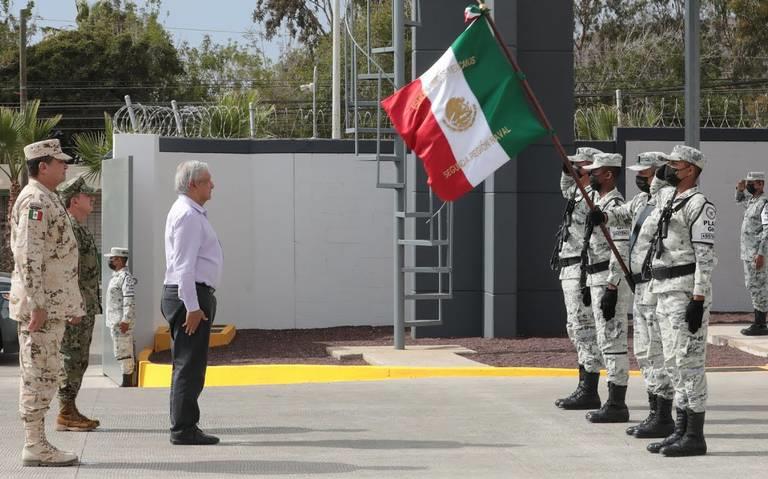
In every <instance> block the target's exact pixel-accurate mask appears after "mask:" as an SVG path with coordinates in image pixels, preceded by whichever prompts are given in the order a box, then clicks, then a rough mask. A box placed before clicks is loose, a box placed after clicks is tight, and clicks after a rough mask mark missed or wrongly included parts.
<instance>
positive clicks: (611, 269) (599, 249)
mask: <svg viewBox="0 0 768 479" xmlns="http://www.w3.org/2000/svg"><path fill="white" fill-rule="evenodd" d="M593 195H594V196H593V201H594V203H595V206H598V207H600V209H601V210H603V211H604V212H608V211H611V210H613V209H615V208H618V207H619V206H621V205H622V204H624V197H623V196H622V195H621V193H620V192H619V190H617V189H615V188H614V189H613V191H610V192H608V193H606V194H605V195H604V196H602V197H600V196H599V195H598V194H596V193H593ZM609 230H610V234H611V238H613V241H614V243H615V245H616V249H618V251H619V254H621V256H622V258H626V257H627V247H628V240H629V229H628V228H627V227H626V226H614V227H611V228H609ZM587 255H588V261H589V264H590V265H595V264H598V263H602V262H605V261H608V262H609V266H608V269H607V270H605V271H601V272H597V273H594V274H589V275H587V286H589V288H590V293H591V295H592V306H593V307H592V315H593V316H594V318H595V326H596V328H597V343H598V346H599V348H600V351H601V353H602V356H603V362H604V363H605V369H606V370H607V372H608V381H609V382H611V383H613V384H616V385H617V386H626V385H627V381H628V380H629V357H628V355H627V307H628V304H629V295H630V290H629V287H628V286H627V282H626V281H624V273H623V271H622V270H621V267H620V266H619V262H618V261H617V260H616V257H615V256H614V255H613V253H612V252H611V249H610V247H609V246H608V242H607V241H606V239H605V236H603V234H602V232H601V231H599V228H595V230H594V231H593V232H592V235H591V237H590V238H589V250H588V252H587ZM609 283H610V284H612V285H616V286H618V287H619V292H618V300H617V302H616V313H615V315H614V317H613V319H609V320H606V319H605V317H604V316H603V311H602V309H600V301H601V300H602V299H603V295H604V294H605V287H606V285H608V284H609Z"/></svg>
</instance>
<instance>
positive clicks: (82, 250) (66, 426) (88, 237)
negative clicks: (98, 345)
mask: <svg viewBox="0 0 768 479" xmlns="http://www.w3.org/2000/svg"><path fill="white" fill-rule="evenodd" d="M58 190H59V196H60V197H61V199H62V201H63V202H64V206H65V207H66V208H67V213H69V219H70V221H71V223H72V230H73V232H74V233H75V238H76V239H77V248H78V251H79V275H78V284H79V286H80V294H81V295H82V297H83V301H84V302H85V316H83V319H82V321H80V322H79V323H78V324H67V326H66V328H65V330H64V339H63V341H62V343H61V359H62V362H63V363H64V368H63V370H62V374H63V379H62V382H61V384H60V385H59V416H58V417H57V418H56V430H57V431H91V430H93V429H96V428H97V427H98V426H99V421H98V420H94V419H89V418H87V417H85V416H83V415H82V414H81V413H80V411H79V410H78V409H77V404H76V399H77V394H78V393H79V392H80V386H81V384H82V383H83V376H84V375H85V370H86V369H87V368H88V359H89V355H90V349H91V339H92V337H93V326H94V324H95V322H96V315H97V314H101V261H100V258H99V252H98V250H97V249H96V240H94V239H93V235H92V234H91V232H90V231H88V228H86V226H85V220H86V218H88V215H89V214H91V212H92V211H93V200H94V195H95V194H96V190H94V189H93V188H91V187H90V186H88V184H87V183H86V182H85V179H84V178H83V177H82V176H78V177H75V178H72V179H71V180H69V181H66V182H64V183H62V184H61V185H59V188H58Z"/></svg>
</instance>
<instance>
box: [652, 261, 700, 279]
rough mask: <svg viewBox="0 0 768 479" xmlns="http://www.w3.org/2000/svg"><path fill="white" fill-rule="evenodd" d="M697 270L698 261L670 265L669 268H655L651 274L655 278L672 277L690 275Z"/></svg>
mask: <svg viewBox="0 0 768 479" xmlns="http://www.w3.org/2000/svg"><path fill="white" fill-rule="evenodd" d="M695 272H696V263H691V264H683V265H680V266H670V267H669V268H653V270H651V276H652V277H653V279H672V278H679V277H681V276H688V275H689V274H693V273H695Z"/></svg>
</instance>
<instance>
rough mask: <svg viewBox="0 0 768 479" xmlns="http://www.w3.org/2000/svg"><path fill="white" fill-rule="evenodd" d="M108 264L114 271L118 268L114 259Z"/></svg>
mask: <svg viewBox="0 0 768 479" xmlns="http://www.w3.org/2000/svg"><path fill="white" fill-rule="evenodd" d="M107 266H109V269H111V270H112V271H114V270H115V269H116V266H115V263H113V262H112V261H110V262H109V264H108V265H107Z"/></svg>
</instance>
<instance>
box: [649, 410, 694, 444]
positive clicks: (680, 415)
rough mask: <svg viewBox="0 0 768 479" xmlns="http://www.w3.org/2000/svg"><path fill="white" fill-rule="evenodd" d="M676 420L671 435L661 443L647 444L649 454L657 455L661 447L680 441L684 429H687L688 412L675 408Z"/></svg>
mask: <svg viewBox="0 0 768 479" xmlns="http://www.w3.org/2000/svg"><path fill="white" fill-rule="evenodd" d="M676 410H677V419H676V420H675V430H674V431H672V434H670V435H669V436H667V437H666V438H664V440H663V441H661V442H652V443H650V444H648V446H647V447H646V449H648V452H650V453H651V454H658V452H659V451H660V450H661V448H662V447H666V446H670V445H672V444H674V443H676V442H677V441H679V440H680V439H682V437H683V435H684V434H685V429H686V428H687V427H688V412H687V411H686V410H685V409H680V408H676Z"/></svg>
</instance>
